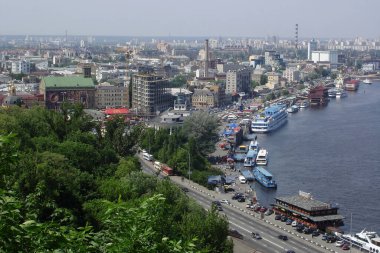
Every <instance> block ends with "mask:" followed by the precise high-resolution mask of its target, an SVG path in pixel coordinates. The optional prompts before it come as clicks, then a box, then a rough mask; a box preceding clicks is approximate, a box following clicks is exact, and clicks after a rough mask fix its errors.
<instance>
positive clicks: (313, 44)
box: [307, 39, 318, 60]
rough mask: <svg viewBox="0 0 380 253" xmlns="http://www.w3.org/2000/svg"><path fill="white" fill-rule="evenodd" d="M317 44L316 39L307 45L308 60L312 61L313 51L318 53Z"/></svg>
mask: <svg viewBox="0 0 380 253" xmlns="http://www.w3.org/2000/svg"><path fill="white" fill-rule="evenodd" d="M317 46H318V44H317V42H316V41H315V39H312V40H311V41H309V43H307V59H308V60H311V54H312V52H313V51H316V50H317Z"/></svg>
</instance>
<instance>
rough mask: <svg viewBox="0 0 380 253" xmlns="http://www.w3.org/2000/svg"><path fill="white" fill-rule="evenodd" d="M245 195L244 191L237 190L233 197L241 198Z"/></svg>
mask: <svg viewBox="0 0 380 253" xmlns="http://www.w3.org/2000/svg"><path fill="white" fill-rule="evenodd" d="M243 196H244V195H243V193H241V192H237V193H235V194H234V196H232V199H239V198H241V197H243Z"/></svg>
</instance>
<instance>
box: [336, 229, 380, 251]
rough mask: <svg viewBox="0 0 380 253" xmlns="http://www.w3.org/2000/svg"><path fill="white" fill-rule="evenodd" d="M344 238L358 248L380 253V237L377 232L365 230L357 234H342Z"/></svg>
mask: <svg viewBox="0 0 380 253" xmlns="http://www.w3.org/2000/svg"><path fill="white" fill-rule="evenodd" d="M342 238H343V239H344V240H345V241H348V242H349V243H352V244H353V245H355V246H356V247H358V248H361V249H364V250H367V251H369V252H371V253H372V252H374V253H380V237H379V236H378V235H377V233H376V232H369V231H365V230H363V231H361V232H360V233H356V234H355V235H349V234H345V235H342Z"/></svg>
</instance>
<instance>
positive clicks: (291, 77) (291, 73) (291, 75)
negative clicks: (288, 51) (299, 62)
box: [282, 68, 301, 82]
mask: <svg viewBox="0 0 380 253" xmlns="http://www.w3.org/2000/svg"><path fill="white" fill-rule="evenodd" d="M282 76H283V77H284V78H286V79H287V80H288V82H299V81H300V80H301V72H300V71H299V70H298V69H297V68H287V69H286V70H285V71H284V72H283V73H282Z"/></svg>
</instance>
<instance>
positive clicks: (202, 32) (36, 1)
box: [0, 0, 380, 38]
mask: <svg viewBox="0 0 380 253" xmlns="http://www.w3.org/2000/svg"><path fill="white" fill-rule="evenodd" d="M379 10H380V0H317V1H313V0H260V1H258V0H190V1H185V0H134V1H132V0H64V1H57V0H0V19H1V22H0V36H1V35H64V34H65V31H66V30H67V32H68V34H69V35H93V36H95V35H115V36H209V37H219V36H221V37H226V36H231V37H235V36H236V37H266V36H279V37H280V38H281V37H283V38H291V37H294V33H295V31H294V30H295V24H296V23H298V25H299V37H300V38H312V37H313V38H354V37H364V38H380V15H379V13H378V11H379Z"/></svg>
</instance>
